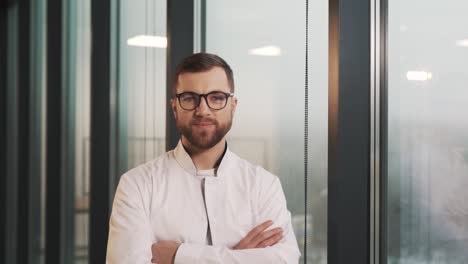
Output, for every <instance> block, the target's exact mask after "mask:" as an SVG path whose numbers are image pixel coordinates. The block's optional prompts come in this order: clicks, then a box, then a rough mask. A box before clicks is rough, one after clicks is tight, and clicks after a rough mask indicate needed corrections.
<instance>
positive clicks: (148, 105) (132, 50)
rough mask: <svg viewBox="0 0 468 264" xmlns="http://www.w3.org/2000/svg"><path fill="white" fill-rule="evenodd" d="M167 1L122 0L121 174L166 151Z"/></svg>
mask: <svg viewBox="0 0 468 264" xmlns="http://www.w3.org/2000/svg"><path fill="white" fill-rule="evenodd" d="M166 2H167V1H163V0H157V1H148V0H136V1H121V2H120V21H119V23H120V24H119V26H120V29H119V32H120V45H119V46H120V47H119V59H120V67H119V85H118V86H119V110H118V112H119V148H120V149H119V150H120V153H119V155H120V157H119V160H120V162H119V163H120V164H119V166H120V167H119V168H118V174H119V175H121V174H122V173H124V172H125V171H127V170H128V169H129V168H132V167H135V166H136V165H138V164H141V163H143V162H145V161H147V160H150V159H153V158H155V157H157V156H159V155H161V154H163V153H165V151H166V139H165V134H166V45H167V44H166Z"/></svg>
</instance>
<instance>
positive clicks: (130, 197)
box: [107, 175, 300, 264]
mask: <svg viewBox="0 0 468 264" xmlns="http://www.w3.org/2000/svg"><path fill="white" fill-rule="evenodd" d="M124 176H125V175H124ZM270 184H271V185H270V186H269V188H268V193H264V194H263V195H262V197H263V198H262V206H261V208H262V209H261V210H260V212H259V216H260V217H261V219H265V220H268V219H271V221H266V222H264V223H262V224H260V225H258V226H257V227H256V228H254V229H253V230H252V231H250V232H249V233H248V234H247V236H246V237H244V238H243V239H242V240H241V241H239V243H238V244H237V245H236V246H234V247H233V248H228V247H226V246H208V245H201V244H189V243H182V244H179V243H177V242H174V241H158V242H156V243H155V242H154V238H153V237H152V232H150V230H151V223H150V221H149V218H148V217H147V215H148V212H146V211H145V208H144V206H143V203H142V202H141V201H140V200H139V199H140V197H138V196H137V197H136V196H135V192H136V191H138V187H137V186H136V184H135V183H134V182H133V181H131V180H130V179H129V177H122V179H121V181H120V183H119V187H118V189H117V192H116V195H115V198H114V205H113V210H112V216H111V220H110V227H109V241H108V249H107V262H108V263H109V264H114V263H146V264H149V263H152V262H153V263H159V264H166V263H175V264H178V263H298V261H299V257H300V252H299V250H298V247H297V242H296V239H295V236H294V233H293V230H292V226H291V221H290V214H289V212H288V211H287V209H286V200H285V198H284V194H283V191H282V188H281V184H280V182H279V180H278V179H277V178H275V179H274V180H273V181H272V182H271V183H270ZM273 222H274V224H275V225H276V226H278V227H277V228H273V229H268V228H269V227H270V226H271V225H272V224H273Z"/></svg>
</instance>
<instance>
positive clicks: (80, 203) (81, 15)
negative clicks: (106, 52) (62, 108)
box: [65, 0, 91, 263]
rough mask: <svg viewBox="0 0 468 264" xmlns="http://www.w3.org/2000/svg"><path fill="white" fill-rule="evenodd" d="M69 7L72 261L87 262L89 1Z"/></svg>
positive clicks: (78, 1) (75, 1)
mask: <svg viewBox="0 0 468 264" xmlns="http://www.w3.org/2000/svg"><path fill="white" fill-rule="evenodd" d="M66 7H67V9H68V11H67V13H66V14H67V15H68V17H67V18H66V19H68V20H67V22H66V23H67V24H66V25H68V29H67V30H66V33H65V34H66V36H67V37H68V42H67V44H66V45H67V49H66V54H67V55H68V64H67V65H66V67H67V69H68V73H69V74H68V76H67V91H68V94H67V95H68V98H67V102H68V109H69V113H68V115H69V119H71V120H69V121H68V123H67V125H68V126H69V127H68V129H69V130H71V132H69V133H70V138H73V143H72V144H70V145H69V147H70V148H71V149H69V153H71V154H70V156H69V158H70V163H71V164H73V165H71V168H73V169H72V171H69V172H68V173H69V174H68V175H67V176H68V177H73V178H74V181H73V188H74V206H73V209H74V210H73V220H72V223H73V224H74V227H73V226H71V227H70V228H74V232H73V238H71V237H70V238H68V239H73V243H72V244H71V245H73V252H72V253H71V254H73V263H88V234H89V225H88V222H89V162H90V146H89V143H90V124H91V120H90V117H91V115H90V110H91V102H90V100H91V96H90V93H91V76H90V74H91V2H90V0H72V1H68V2H67V5H66Z"/></svg>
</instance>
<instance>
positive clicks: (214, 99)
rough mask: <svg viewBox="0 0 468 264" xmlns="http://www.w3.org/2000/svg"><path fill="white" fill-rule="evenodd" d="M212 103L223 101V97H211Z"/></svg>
mask: <svg viewBox="0 0 468 264" xmlns="http://www.w3.org/2000/svg"><path fill="white" fill-rule="evenodd" d="M210 99H211V100H212V101H224V96H222V95H213V96H211V98H210Z"/></svg>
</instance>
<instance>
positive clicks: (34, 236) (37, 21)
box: [29, 0, 47, 263]
mask: <svg viewBox="0 0 468 264" xmlns="http://www.w3.org/2000/svg"><path fill="white" fill-rule="evenodd" d="M46 5H47V1H46V0H38V1H32V2H31V7H30V8H31V43H32V45H31V46H30V52H31V53H30V55H31V63H30V67H31V68H30V69H31V98H30V100H31V101H30V103H31V113H30V115H31V121H30V122H31V131H30V135H31V141H30V142H31V150H30V151H31V154H30V157H31V167H32V169H31V187H32V188H31V190H30V195H31V199H30V202H31V205H30V206H31V216H32V217H31V223H30V225H31V237H30V239H31V241H29V243H30V245H32V254H31V256H29V261H30V262H31V263H45V262H44V261H45V259H44V257H45V255H44V252H45V213H46V201H45V196H46V195H45V191H46V190H45V184H46V171H45V170H46V165H45V164H46V160H45V158H46V155H45V154H46V153H45V149H46V118H45V117H46V104H45V99H46V78H45V76H46V70H47V67H46V58H47V46H46V27H47V25H46V22H47V21H46V19H47V15H46V14H47V8H46Z"/></svg>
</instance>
